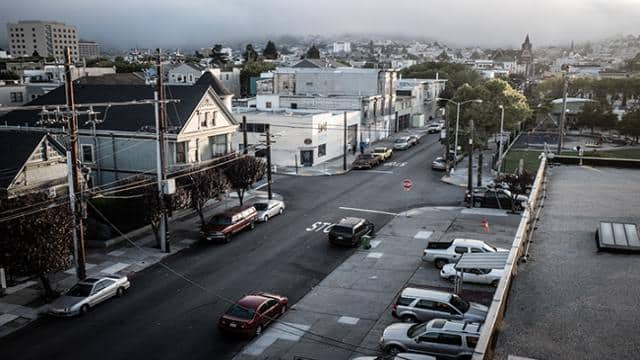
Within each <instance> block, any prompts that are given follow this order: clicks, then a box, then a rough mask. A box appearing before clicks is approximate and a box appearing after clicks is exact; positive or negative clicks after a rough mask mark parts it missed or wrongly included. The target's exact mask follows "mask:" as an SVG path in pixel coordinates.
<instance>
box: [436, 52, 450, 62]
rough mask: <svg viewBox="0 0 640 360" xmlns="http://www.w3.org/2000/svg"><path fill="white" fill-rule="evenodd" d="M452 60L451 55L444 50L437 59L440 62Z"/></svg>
mask: <svg viewBox="0 0 640 360" xmlns="http://www.w3.org/2000/svg"><path fill="white" fill-rule="evenodd" d="M450 59H451V58H450V57H449V55H447V52H446V51H444V50H442V52H441V53H440V55H438V56H437V57H436V60H438V61H439V62H448V61H449V60H450Z"/></svg>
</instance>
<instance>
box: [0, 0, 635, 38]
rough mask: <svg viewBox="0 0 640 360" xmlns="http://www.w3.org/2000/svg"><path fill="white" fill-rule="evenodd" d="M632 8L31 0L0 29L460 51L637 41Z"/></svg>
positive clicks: (9, 9) (602, 4)
mask: <svg viewBox="0 0 640 360" xmlns="http://www.w3.org/2000/svg"><path fill="white" fill-rule="evenodd" d="M633 3H634V1H633V0H616V1H609V2H607V1H603V0H587V1H579V0H569V1H564V2H563V4H562V5H563V7H565V8H566V9H570V11H558V9H557V6H558V5H557V3H555V2H552V1H549V0H544V1H537V2H533V1H518V2H517V3H515V2H513V1H511V2H509V1H504V0H489V1H487V2H484V3H483V4H481V5H477V4H475V3H474V2H472V1H467V0H458V1H452V2H449V3H440V2H435V1H416V0H399V1H397V2H395V3H394V9H395V11H392V12H390V11H389V9H388V8H386V7H379V8H371V4H370V2H366V1H362V0H353V1H349V2H348V3H343V2H342V3H339V2H337V1H335V0H329V1H328V2H324V3H322V4H318V3H311V2H308V1H302V2H291V1H288V0H271V1H268V2H258V1H254V0H239V1H234V2H232V3H225V4H216V5H213V4H211V3H210V2H207V1H204V0H186V1H183V2H180V3H179V4H178V3H175V2H169V1H165V0H160V1H150V0H142V1H136V2H135V3H134V4H127V6H123V4H116V5H114V4H113V3H104V2H96V1H93V0H89V1H83V2H82V3H76V2H75V1H72V0H62V1H59V2H56V3H55V5H52V3H50V2H47V1H44V0H27V1H23V2H20V3H10V4H7V5H5V6H3V7H4V11H3V12H2V14H0V22H2V23H3V24H6V23H9V22H16V21H19V20H32V19H37V20H54V21H62V22H65V23H67V24H70V25H74V26H76V28H77V29H78V34H79V35H80V37H81V38H83V39H90V40H96V41H98V42H100V43H101V44H103V46H105V47H115V48H129V47H136V46H138V47H156V46H160V47H181V48H198V47H201V46H205V45H208V44H211V43H213V42H223V43H224V42H230V43H238V42H242V41H249V40H254V41H260V40H264V39H266V38H270V37H271V38H277V37H279V36H284V35H302V36H304V35H314V34H317V35H321V36H329V37H340V36H344V34H351V35H354V36H362V37H366V36H367V35H371V34H372V35H378V36H388V37H394V36H401V37H405V38H406V37H408V38H425V39H432V40H437V41H442V42H445V43H447V44H450V45H452V46H476V45H477V46H481V47H519V44H520V43H521V42H522V39H523V38H524V35H525V34H527V33H528V34H530V36H531V41H532V42H533V43H534V44H535V45H536V46H544V45H559V44H566V43H569V42H571V41H572V40H573V41H576V42H584V41H589V40H600V39H603V38H607V37H610V36H613V35H617V34H622V35H628V34H633V35H637V34H639V33H640V26H638V25H637V23H636V22H635V19H637V18H638V16H640V8H638V7H637V6H636V7H634V6H633V5H634V4H633ZM214 6H215V7H214ZM69 9H72V10H69ZM201 9H211V11H201ZM362 9H366V12H363V11H362ZM178 14H180V15H178ZM284 19H286V21H284ZM612 19H615V21H612ZM0 44H5V45H6V44H7V33H6V27H5V26H2V27H0Z"/></svg>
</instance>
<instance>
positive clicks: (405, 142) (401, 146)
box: [393, 136, 411, 150]
mask: <svg viewBox="0 0 640 360" xmlns="http://www.w3.org/2000/svg"><path fill="white" fill-rule="evenodd" d="M409 147H411V143H410V141H409V137H408V136H403V137H399V138H397V139H396V140H395V141H394V142H393V149H394V150H407V149H408V148H409Z"/></svg>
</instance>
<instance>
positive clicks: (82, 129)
mask: <svg viewBox="0 0 640 360" xmlns="http://www.w3.org/2000/svg"><path fill="white" fill-rule="evenodd" d="M64 90H65V89H64V88H63V87H61V88H58V89H56V90H54V91H52V92H50V93H48V94H46V95H44V96H42V97H39V98H38V99H36V100H35V101H33V102H31V103H30V104H29V105H55V104H64V103H65V91H64ZM154 90H155V88H154V87H152V86H148V85H76V86H75V87H74V93H75V99H76V103H78V104H83V103H85V104H86V103H105V102H125V101H132V100H144V99H153V93H154ZM165 95H166V98H167V99H176V100H179V102H177V103H169V104H167V105H166V122H167V134H166V139H167V143H166V148H165V152H166V154H167V163H168V166H169V171H174V170H180V169H184V168H186V167H189V166H199V165H202V164H204V163H206V162H208V161H212V160H214V159H216V158H218V157H220V156H222V155H225V154H228V153H229V152H231V151H232V150H231V149H232V146H231V135H232V134H233V133H234V132H235V131H236V128H237V122H236V120H235V119H234V117H233V115H232V114H231V112H230V109H231V97H232V95H230V92H229V91H228V90H226V89H225V88H224V86H223V85H222V83H221V82H220V81H219V80H217V79H216V78H215V77H214V76H206V77H204V76H203V77H201V79H200V82H199V83H198V84H195V85H191V86H171V85H168V86H166V88H165ZM93 111H94V112H96V113H97V114H96V116H95V119H90V118H89V116H90V115H89V114H80V115H79V116H78V126H79V142H80V151H79V153H80V154H79V156H80V160H81V161H82V163H83V165H85V166H88V167H89V168H91V169H92V172H91V176H92V182H93V184H95V185H103V184H106V183H110V182H113V181H117V180H120V179H123V178H125V177H129V176H131V175H133V174H149V173H152V174H153V173H155V171H156V170H155V169H156V144H157V142H156V125H155V124H156V122H155V113H154V108H153V106H152V105H130V106H111V107H95V108H94V109H93ZM55 120H56V119H55V118H54V117H53V115H52V114H51V113H47V114H44V113H43V112H40V111H13V112H10V113H8V114H7V115H5V116H3V117H0V124H3V125H5V124H6V126H8V127H12V128H18V127H20V128H22V129H24V128H25V126H28V128H29V129H31V130H34V129H35V130H41V131H49V132H51V133H57V134H58V136H61V137H66V134H65V133H64V129H63V127H66V123H65V122H57V121H55ZM94 120H95V121H94Z"/></svg>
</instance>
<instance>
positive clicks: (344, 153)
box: [342, 111, 347, 171]
mask: <svg viewBox="0 0 640 360" xmlns="http://www.w3.org/2000/svg"><path fill="white" fill-rule="evenodd" d="M342 130H343V134H342V136H343V138H342V170H344V171H347V112H346V111H345V112H344V124H343V129H342Z"/></svg>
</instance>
